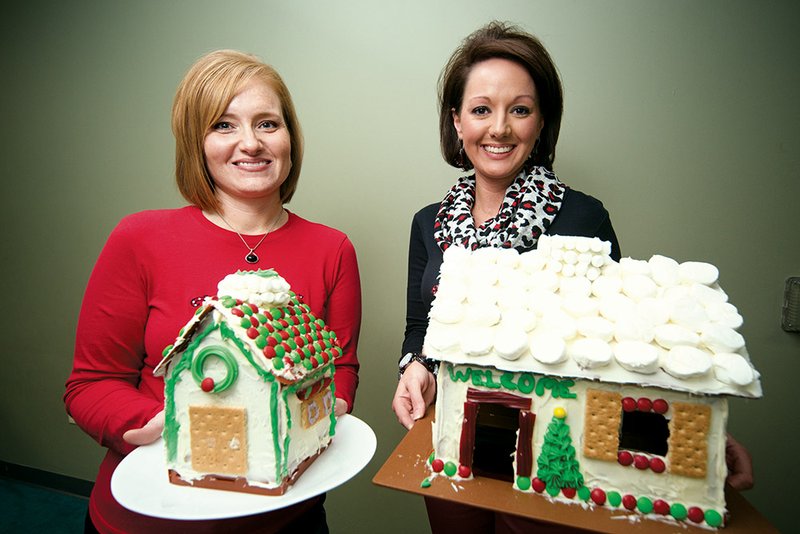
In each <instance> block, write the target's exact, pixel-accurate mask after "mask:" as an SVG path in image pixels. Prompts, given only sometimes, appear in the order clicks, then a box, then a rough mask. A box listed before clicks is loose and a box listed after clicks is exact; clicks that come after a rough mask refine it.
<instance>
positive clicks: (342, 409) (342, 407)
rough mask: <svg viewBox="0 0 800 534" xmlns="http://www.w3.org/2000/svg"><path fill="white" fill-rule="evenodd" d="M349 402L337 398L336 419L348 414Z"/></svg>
mask: <svg viewBox="0 0 800 534" xmlns="http://www.w3.org/2000/svg"><path fill="white" fill-rule="evenodd" d="M347 408H349V406H348V405H347V401H346V400H344V399H340V398H337V399H336V401H335V402H334V403H333V415H335V416H336V417H341V416H343V415H344V414H346V413H347Z"/></svg>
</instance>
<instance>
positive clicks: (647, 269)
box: [423, 236, 761, 397]
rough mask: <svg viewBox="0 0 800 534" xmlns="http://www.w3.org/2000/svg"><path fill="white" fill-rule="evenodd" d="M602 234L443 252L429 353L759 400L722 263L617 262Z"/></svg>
mask: <svg viewBox="0 0 800 534" xmlns="http://www.w3.org/2000/svg"><path fill="white" fill-rule="evenodd" d="M610 252H611V245H610V243H608V242H604V241H601V240H599V239H597V238H585V237H567V236H543V237H542V238H540V240H539V245H538V249H536V250H533V251H531V252H526V253H523V254H519V253H518V252H516V251H515V250H513V249H496V248H485V249H478V250H475V251H468V250H466V249H463V248H457V247H450V248H448V249H447V251H446V252H445V253H444V262H443V263H442V267H441V271H440V275H439V285H438V288H437V293H436V297H435V299H434V302H433V305H432V307H431V311H430V322H429V326H428V330H427V333H426V337H425V344H424V349H423V351H424V353H425V354H426V355H427V356H429V357H432V358H437V359H441V360H444V361H449V362H453V363H462V364H472V365H483V366H493V367H496V368H498V369H502V370H507V371H521V372H535V373H540V374H549V375H558V376H564V377H575V378H587V379H593V380H600V381H605V382H614V383H632V384H640V385H644V386H658V387H664V388H669V389H676V390H682V391H688V392H691V393H699V394H727V395H737V396H743V397H760V396H761V384H760V382H759V374H758V372H757V371H756V370H755V369H754V368H753V366H752V364H751V363H750V358H749V356H748V354H747V350H746V347H745V342H744V338H743V337H742V336H741V334H740V333H739V332H738V331H737V329H738V328H739V327H740V326H741V325H742V317H741V315H740V314H739V312H738V310H737V309H736V307H735V306H734V305H733V304H731V303H730V302H728V296H727V295H726V294H725V292H724V291H723V290H722V288H721V287H720V286H719V283H718V276H719V272H718V270H717V268H716V267H714V266H713V265H711V264H709V263H703V262H684V263H678V262H677V261H675V260H673V259H671V258H667V257H665V256H653V257H652V258H650V260H647V261H645V260H635V259H631V258H623V259H622V260H621V261H620V262H616V261H614V260H612V259H611V257H610Z"/></svg>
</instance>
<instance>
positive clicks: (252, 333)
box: [247, 326, 258, 339]
mask: <svg viewBox="0 0 800 534" xmlns="http://www.w3.org/2000/svg"><path fill="white" fill-rule="evenodd" d="M247 337H249V338H250V339H255V338H257V337H258V330H256V328H255V327H254V326H251V327H250V328H248V329H247Z"/></svg>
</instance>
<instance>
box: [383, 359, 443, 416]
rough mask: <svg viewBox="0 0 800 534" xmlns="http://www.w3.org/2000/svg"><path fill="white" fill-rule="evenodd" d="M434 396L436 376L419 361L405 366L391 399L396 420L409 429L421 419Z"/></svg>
mask: <svg viewBox="0 0 800 534" xmlns="http://www.w3.org/2000/svg"><path fill="white" fill-rule="evenodd" d="M434 397H436V377H434V376H433V373H431V372H430V371H428V370H427V369H426V368H425V366H424V365H422V364H421V363H419V362H412V363H411V365H409V366H408V367H406V370H405V371H404V372H403V374H402V376H401V377H400V382H399V383H398V384H397V390H396V391H395V392H394V399H392V410H394V414H395V415H396V416H397V420H398V421H400V424H401V425H403V426H404V427H406V428H408V429H410V428H411V427H412V426H414V422H415V421H417V420H418V419H421V418H422V417H423V416H424V415H425V412H426V411H427V409H428V406H430V405H431V403H432V402H433V399H434Z"/></svg>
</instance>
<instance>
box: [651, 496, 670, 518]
mask: <svg viewBox="0 0 800 534" xmlns="http://www.w3.org/2000/svg"><path fill="white" fill-rule="evenodd" d="M653 511H654V512H655V513H657V514H660V515H668V514H669V504H667V501H665V500H663V499H656V500H655V501H653Z"/></svg>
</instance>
